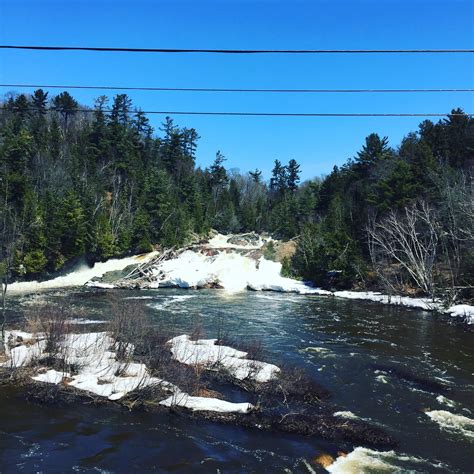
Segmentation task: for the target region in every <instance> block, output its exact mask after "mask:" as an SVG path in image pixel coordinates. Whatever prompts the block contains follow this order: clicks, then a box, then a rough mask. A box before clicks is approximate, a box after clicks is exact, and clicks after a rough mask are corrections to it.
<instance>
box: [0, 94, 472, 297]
mask: <svg viewBox="0 0 474 474" xmlns="http://www.w3.org/2000/svg"><path fill="white" fill-rule="evenodd" d="M84 109H86V107H83V106H80V105H79V104H78V102H77V101H76V100H75V99H74V98H73V97H72V96H71V95H70V94H69V93H68V92H63V93H61V94H59V95H57V96H55V97H49V96H48V93H46V92H44V91H42V90H41V89H40V90H37V91H35V92H34V94H33V95H31V96H27V95H24V94H21V95H15V96H10V97H9V98H7V99H6V100H5V101H4V102H3V104H2V106H1V111H0V112H1V116H0V193H1V194H0V196H1V201H0V217H1V221H0V236H1V239H2V247H1V261H2V269H0V272H1V273H2V274H3V275H7V276H8V277H9V278H19V277H22V278H36V277H38V276H40V275H44V274H46V273H51V272H55V271H57V270H60V269H61V268H63V267H64V265H65V264H66V263H67V262H70V261H72V260H74V259H75V258H77V257H81V256H86V257H87V259H88V260H89V261H90V262H94V261H98V260H104V259H107V258H110V257H113V256H120V255H124V254H127V253H130V252H142V251H148V250H150V249H151V248H152V247H153V246H155V245H162V246H166V247H169V246H179V245H183V244H184V243H185V242H187V241H189V240H190V238H191V237H196V236H201V235H202V236H204V235H206V234H207V233H208V231H209V230H210V229H211V228H215V229H217V230H219V231H221V232H246V231H256V232H262V231H269V232H272V233H274V234H275V235H276V236H278V237H280V238H283V239H290V238H295V237H297V240H298V248H297V253H296V255H295V256H294V258H293V261H292V264H293V270H292V271H293V273H294V274H295V275H298V276H301V277H303V278H307V279H310V280H312V281H314V282H315V283H317V284H320V285H329V286H330V285H336V286H340V287H348V286H351V285H354V284H360V285H370V284H371V281H372V280H377V281H378V282H379V283H380V281H382V282H383V283H384V284H385V285H386V286H390V287H391V288H392V289H395V287H396V286H397V285H398V287H399V288H400V287H401V286H403V285H407V284H410V283H411V284H413V283H415V285H417V286H418V287H421V288H422V289H423V291H425V292H426V291H431V290H432V289H433V288H434V286H433V284H431V286H430V284H426V282H425V283H423V284H421V283H420V282H419V281H417V278H419V275H417V274H416V271H415V273H413V272H411V271H412V267H413V266H415V267H416V266H418V265H421V266H422V267H423V270H422V272H421V273H423V272H424V271H426V267H429V266H430V265H431V267H430V269H428V272H430V271H431V279H432V280H433V281H434V280H435V279H436V278H438V277H439V276H440V275H442V276H443V278H444V279H445V278H446V276H447V275H448V274H449V277H450V278H451V284H452V286H456V285H462V284H465V283H466V282H468V281H469V282H472V275H471V274H470V268H472V258H473V257H472V218H473V216H472V193H471V189H470V182H469V179H470V177H471V174H470V173H471V171H472V160H473V158H472V156H473V150H474V121H473V119H471V118H469V117H468V116H467V115H465V114H463V113H462V111H461V110H454V111H453V112H452V114H451V115H448V117H447V119H445V120H442V121H440V122H438V123H436V124H434V123H432V122H430V121H425V122H423V123H422V124H421V125H420V128H419V130H418V131H417V132H416V133H411V134H409V135H408V136H407V137H406V138H404V140H403V141H402V143H401V144H400V146H399V147H398V148H397V149H393V148H391V147H390V146H389V145H388V140H387V139H386V138H380V137H379V136H378V135H376V134H373V135H370V136H369V137H367V139H366V142H365V145H364V146H363V147H362V149H361V151H360V152H359V153H358V154H357V155H356V156H355V157H354V158H353V159H351V160H349V161H348V162H347V163H346V164H345V165H344V166H342V167H340V168H338V167H335V168H334V170H333V171H332V173H331V174H330V175H329V176H327V177H326V178H324V179H315V180H312V181H307V182H304V183H300V165H299V164H298V163H297V162H296V161H295V160H289V161H288V163H286V164H283V163H281V162H280V161H278V160H276V161H275V163H274V168H273V171H272V175H271V177H270V179H269V180H268V181H265V180H264V178H263V177H262V173H261V172H260V171H259V170H258V169H256V170H255V171H252V172H250V173H244V174H243V173H240V172H239V171H238V170H232V169H231V170H229V169H226V167H225V157H224V156H223V155H222V154H221V153H220V152H217V153H216V157H215V160H214V162H213V163H212V165H210V166H209V167H208V168H205V169H201V168H198V167H196V165H195V155H196V149H197V144H198V140H199V135H198V133H197V131H196V130H194V129H192V128H191V129H188V128H180V127H179V126H177V125H176V124H175V123H174V122H173V120H172V119H171V118H166V120H165V122H164V123H163V124H162V126H161V127H160V130H159V131H158V132H157V133H155V131H154V130H153V129H152V127H151V126H150V123H149V121H148V118H147V117H146V115H145V114H144V113H142V112H140V111H139V110H138V111H137V110H136V109H135V108H134V107H133V104H132V102H131V100H130V98H129V97H128V96H127V95H125V94H119V95H116V96H115V97H114V98H113V100H112V101H111V103H110V104H109V99H108V98H107V97H105V96H101V97H99V98H98V99H97V100H96V102H95V106H94V108H93V109H91V110H90V111H88V112H84ZM410 213H411V214H410ZM423 213H425V214H426V215H425V214H423ZM412 214H413V215H412ZM390 217H391V218H392V220H394V222H392V224H393V225H395V227H396V226H397V225H400V226H402V227H403V225H405V227H407V226H408V227H409V223H407V221H409V220H410V219H411V220H412V221H413V219H414V221H413V222H415V224H413V222H411V221H410V222H411V223H412V224H413V225H414V226H415V228H414V229H409V228H408V227H407V228H406V229H405V231H406V232H408V233H410V232H412V234H411V237H413V236H414V235H415V236H416V235H417V236H419V237H420V238H419V239H418V241H416V240H417V239H416V238H415V239H414V242H412V243H411V244H410V245H414V247H410V245H409V246H408V247H409V248H406V249H405V251H407V252H408V253H410V252H412V253H414V254H415V256H413V255H405V254H403V252H402V253H400V251H399V249H398V248H397V245H398V244H397V242H392V243H393V249H392V250H393V251H394V253H393V254H391V255H390V249H389V248H385V249H384V248H382V247H383V245H382V244H381V243H383V242H388V241H390V238H389V236H388V235H389V230H390V226H388V227H387V225H388V224H387V222H388V221H387V219H389V218H390ZM426 220H428V221H429V222H425V221H426ZM433 229H434V231H435V232H434V234H435V235H434V236H433V235H431V234H430V232H432V231H433ZM392 230H393V229H392ZM399 231H400V228H399V229H398V231H397V232H398V233H399V234H400V235H401V233H400V232H399ZM383 232H385V237H384V238H379V237H380V235H381V234H383ZM397 232H392V234H397ZM387 233H388V234H387ZM391 238H392V239H393V238H394V237H393V235H392V237H391ZM426 239H428V240H429V239H431V240H432V241H427V240H426ZM433 239H434V240H433ZM405 240H407V239H405ZM408 240H409V239H408ZM417 246H418V247H417ZM428 247H429V249H428V252H426V249H427V248H428ZM433 248H434V250H433ZM420 252H421V253H420ZM410 258H413V259H414V263H413V264H412V263H409V264H408V266H407V265H405V267H404V265H403V263H406V261H407V260H410ZM417 259H418V260H419V259H421V260H422V262H421V264H420V262H419V261H416V260H417ZM400 260H402V261H404V262H402V263H400ZM425 276H426V275H425ZM428 277H430V275H428ZM423 278H424V277H423Z"/></svg>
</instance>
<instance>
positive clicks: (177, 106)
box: [0, 0, 474, 179]
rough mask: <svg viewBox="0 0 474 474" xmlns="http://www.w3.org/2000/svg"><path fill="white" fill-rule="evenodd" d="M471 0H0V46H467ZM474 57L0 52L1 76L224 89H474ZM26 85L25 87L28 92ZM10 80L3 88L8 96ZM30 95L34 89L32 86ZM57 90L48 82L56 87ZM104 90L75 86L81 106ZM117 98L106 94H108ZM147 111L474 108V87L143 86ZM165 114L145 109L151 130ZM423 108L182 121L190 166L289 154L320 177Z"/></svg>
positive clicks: (247, 163)
mask: <svg viewBox="0 0 474 474" xmlns="http://www.w3.org/2000/svg"><path fill="white" fill-rule="evenodd" d="M473 5H474V2H473V1H472V0H444V1H439V0H423V1H422V0H399V1H391V0H358V1H355V0H354V1H349V0H345V1H337V0H331V1H318V0H313V1H310V0H307V1H298V0H286V1H281V0H280V1H278V0H275V1H272V0H256V1H251V0H220V1H219V0H207V1H198V0H189V1H184V0H173V1H159V0H156V1H151V0H150V1H146V0H129V1H123V0H110V1H105V0H103V1H99V0H89V1H86V0H83V1H80V0H62V1H59V0H42V1H38V0H1V1H0V42H1V43H2V44H38V45H67V46H110V47H148V48H153V47H155V48H159V47H163V48H221V49H228V48H229V49H230V48H235V49H245V48H249V49H251V48H254V49H264V48H268V49H304V48H307V49H390V48H393V49H403V48H410V49H412V48H413V49H416V48H440V49H441V48H442V49H448V48H468V49H472V48H474V7H473ZM473 61H474V55H472V54H470V55H469V54H457V55H447V54H446V55H444V54H443V55H441V54H439V55H319V56H315V55H293V56H288V55H285V56H280V55H270V56H264V55H257V56H231V55H225V56H222V55H159V54H127V53H89V52H34V51H5V50H0V82H1V83H38V84H41V83H51V84H80V85H114V86H115V85H117V86H151V87H219V88H323V89H324V88H328V89H330V88H347V89H353V88H472V87H474V62H473ZM22 91H24V90H22ZM6 92H8V89H3V90H0V93H2V94H3V93H6ZM27 92H28V91H27ZM51 93H52V94H54V93H55V91H51ZM102 93H103V92H95V91H72V94H73V95H74V96H75V97H76V98H77V99H78V100H79V101H80V102H81V103H83V104H85V105H92V104H93V98H94V97H96V96H98V95H101V94H102ZM111 94H113V92H112V93H111ZM129 95H130V96H131V97H132V99H133V101H134V104H136V105H137V106H139V107H141V108H142V109H144V110H147V109H148V110H205V111H265V112H367V113H371V112H375V113H389V112H395V113H397V112H410V113H417V112H419V113H428V112H433V113H437V112H440V113H444V112H449V111H450V110H451V109H452V108H454V107H457V106H460V107H462V108H463V109H464V110H465V111H466V112H471V113H474V94H472V93H471V94H468V93H457V94H455V93H443V94H431V93H430V94H428V93H427V94H416V95H415V94H390V95H389V94H386V95H385V94H384V95H382V94H351V95H349V94H341V95H336V94H328V95H321V94H315V95H306V94H305V95H302V94H301V95H300V94H271V95H270V94H242V93H235V94H230V93H229V94H227V93H226V94H223V93H221V94H210V93H205V94H204V93H201V94H197V93H189V92H186V93H185V92H167V93H165V92H137V93H135V92H134V93H130V94H129ZM161 120H162V118H161V117H155V116H152V117H151V121H152V124H153V126H154V127H155V128H158V127H159V123H160V121H161ZM421 120H422V119H419V118H265V117H197V116H193V117H187V116H180V117H176V122H177V123H178V124H179V125H181V126H186V127H194V128H196V129H197V131H198V132H199V134H200V135H201V139H200V142H199V149H198V154H197V161H198V164H200V165H202V166H206V165H208V164H209V163H210V162H211V161H212V160H213V158H214V156H215V152H216V151H217V150H221V151H222V153H223V154H224V155H225V156H226V157H227V159H228V161H227V166H228V167H229V168H233V167H236V168H240V169H241V170H242V171H247V170H249V169H254V168H255V167H258V168H260V169H262V170H263V171H264V174H265V177H266V178H268V175H269V172H270V170H271V168H272V163H273V161H274V160H275V159H276V158H278V159H280V160H281V161H284V162H286V161H288V160H289V159H290V158H295V159H296V160H297V161H298V162H300V163H301V164H302V169H303V177H304V178H305V179H306V178H311V177H313V176H319V175H321V174H326V173H328V172H329V171H330V170H331V169H332V167H333V166H334V165H335V164H342V163H343V162H344V161H345V160H346V159H347V158H349V157H351V156H353V155H354V154H355V153H356V152H357V150H358V149H360V147H361V145H362V143H363V140H364V137H365V136H367V135H368V134H369V133H371V132H377V133H379V134H380V135H384V136H385V135H386V136H388V137H389V139H390V143H391V144H392V145H394V146H395V145H397V144H398V142H399V141H400V139H401V138H402V137H403V136H404V135H405V134H406V133H407V132H409V131H410V130H414V129H416V127H417V125H418V123H419V122H421Z"/></svg>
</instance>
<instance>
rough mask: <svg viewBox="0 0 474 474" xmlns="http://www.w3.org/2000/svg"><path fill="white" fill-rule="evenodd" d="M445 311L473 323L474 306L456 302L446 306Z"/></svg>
mask: <svg viewBox="0 0 474 474" xmlns="http://www.w3.org/2000/svg"><path fill="white" fill-rule="evenodd" d="M446 312H447V313H448V314H450V315H451V316H452V317H458V318H464V320H465V321H466V323H467V324H474V306H469V305H467V304H457V305H454V306H451V307H450V308H448V309H447V311H446Z"/></svg>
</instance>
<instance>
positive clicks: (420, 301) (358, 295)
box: [333, 291, 440, 311]
mask: <svg viewBox="0 0 474 474" xmlns="http://www.w3.org/2000/svg"><path fill="white" fill-rule="evenodd" d="M333 294H334V296H337V297H338V298H346V299H353V300H366V301H375V302H377V303H382V304H392V305H397V306H405V307H408V308H420V309H424V310H427V311H432V310H433V309H437V308H438V307H439V304H440V303H439V302H436V301H433V300H431V299H430V298H411V297H408V296H392V295H384V294H382V293H378V292H376V291H335V292H334V293H333Z"/></svg>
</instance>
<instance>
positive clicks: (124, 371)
mask: <svg viewBox="0 0 474 474" xmlns="http://www.w3.org/2000/svg"><path fill="white" fill-rule="evenodd" d="M41 337H42V336H41V335H37V336H34V335H33V334H29V333H25V332H22V331H8V332H7V338H10V340H12V341H19V342H18V343H19V344H20V345H18V346H17V347H14V348H12V349H10V348H8V347H7V352H6V355H7V357H8V360H7V361H6V362H4V363H2V364H0V365H1V366H4V367H21V366H24V365H27V364H28V363H30V362H32V361H33V360H38V359H40V358H41V357H43V356H46V355H47V354H46V352H45V346H46V342H45V340H44V339H41ZM23 344H26V345H23ZM113 346H114V340H113V339H112V338H111V337H110V336H109V335H108V334H107V333H105V332H97V333H86V334H68V335H66V336H65V338H64V341H63V342H62V344H61V346H60V353H61V357H62V358H64V361H65V365H68V366H74V367H76V368H77V371H78V373H77V374H75V375H71V374H70V373H68V372H59V371H57V370H54V369H50V370H46V371H44V369H40V370H39V372H38V373H37V374H36V375H34V376H33V377H32V379H33V380H35V381H37V382H44V383H50V384H55V385H57V384H60V383H66V384H67V385H70V386H72V387H75V388H76V389H79V390H84V391H87V392H91V393H94V394H96V395H98V396H100V397H104V398H108V399H109V400H120V399H121V398H123V397H124V396H125V395H127V393H129V392H131V391H133V390H136V389H142V388H145V387H148V386H151V385H156V386H160V388H162V389H164V390H165V391H167V392H168V393H169V394H170V396H169V397H168V398H166V399H165V400H162V401H161V402H160V404H161V405H163V406H168V407H172V406H179V407H185V408H188V409H190V410H193V411H198V410H201V411H202V410H207V411H215V412H221V413H247V412H248V411H250V410H251V409H252V408H253V406H252V405H251V404H250V403H231V402H227V401H225V400H219V399H217V398H205V397H193V396H190V395H189V394H187V393H185V392H182V391H181V390H180V389H179V388H178V387H177V386H176V385H174V384H172V383H170V382H167V381H165V380H163V379H159V378H156V377H152V376H151V375H150V373H149V371H148V369H147V367H146V366H145V364H141V363H135V362H120V361H117V359H116V354H115V352H113ZM226 349H227V350H226V352H227V353H228V354H232V355H234V356H235V355H241V354H243V355H245V353H244V352H240V351H236V350H235V349H232V348H226ZM129 350H130V351H133V346H132V345H130V347H129ZM245 362H247V363H250V362H252V361H245ZM260 364H262V367H261V369H262V373H264V374H266V371H268V370H269V369H268V368H267V367H266V365H268V366H270V364H263V363H260ZM273 367H274V366H273ZM277 369H278V368H277Z"/></svg>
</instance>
